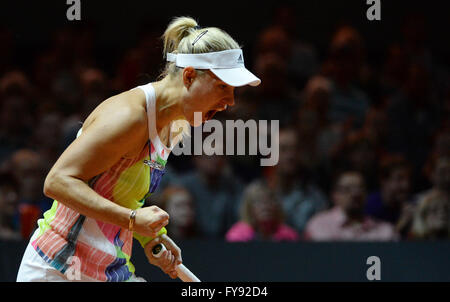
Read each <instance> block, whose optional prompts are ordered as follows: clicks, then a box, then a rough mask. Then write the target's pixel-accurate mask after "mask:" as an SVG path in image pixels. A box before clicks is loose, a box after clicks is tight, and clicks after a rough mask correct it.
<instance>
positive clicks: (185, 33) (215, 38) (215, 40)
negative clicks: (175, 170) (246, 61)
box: [159, 17, 241, 137]
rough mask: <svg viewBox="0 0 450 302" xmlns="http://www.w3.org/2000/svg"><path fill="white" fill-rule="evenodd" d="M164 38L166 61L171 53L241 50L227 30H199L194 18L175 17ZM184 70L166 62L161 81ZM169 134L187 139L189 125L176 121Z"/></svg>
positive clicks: (169, 103) (182, 121) (169, 104)
mask: <svg viewBox="0 0 450 302" xmlns="http://www.w3.org/2000/svg"><path fill="white" fill-rule="evenodd" d="M161 38H162V40H163V42H164V49H163V56H164V58H166V57H167V54H168V53H208V52H216V51H222V50H228V49H240V48H241V47H240V46H239V44H238V43H237V42H236V41H235V40H234V39H233V38H232V37H231V36H230V35H229V34H227V33H226V32H225V31H223V30H221V29H220V28H217V27H206V28H200V27H199V25H198V23H197V21H195V20H194V19H193V18H191V17H175V18H173V19H172V21H171V22H170V23H169V25H168V26H167V29H166V30H165V32H164V34H163V35H162V37H161ZM182 69H183V68H179V67H177V66H176V65H175V63H174V62H167V64H166V66H165V68H164V71H163V72H162V73H161V75H160V76H159V78H160V79H162V78H165V77H166V76H169V77H173V76H175V75H177V74H178V72H180V71H181V70H182ZM197 74H199V75H203V72H202V71H200V70H199V71H197ZM174 103H175V100H173V101H171V102H168V103H166V104H164V105H163V106H162V107H161V108H160V110H163V109H166V108H169V107H171V106H172V105H174ZM170 132H175V133H176V134H175V136H176V137H177V136H179V135H180V134H181V135H182V137H188V136H189V135H190V125H189V123H188V122H187V121H185V120H177V121H173V122H172V126H171V130H170Z"/></svg>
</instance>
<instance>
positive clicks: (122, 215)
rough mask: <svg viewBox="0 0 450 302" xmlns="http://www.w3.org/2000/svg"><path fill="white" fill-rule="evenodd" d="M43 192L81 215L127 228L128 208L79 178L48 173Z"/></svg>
mask: <svg viewBox="0 0 450 302" xmlns="http://www.w3.org/2000/svg"><path fill="white" fill-rule="evenodd" d="M44 193H45V195H46V196H48V197H50V198H53V199H55V200H57V201H58V202H60V203H62V204H64V205H66V206H68V207H69V208H71V209H73V210H75V211H77V212H78V213H80V214H82V215H85V216H88V217H91V218H94V219H97V220H101V221H103V222H106V223H111V224H115V225H118V226H120V227H122V228H128V223H129V217H130V209H127V208H125V207H122V206H120V205H118V204H116V203H114V202H112V201H110V200H108V199H106V198H104V197H102V196H100V195H99V194H98V193H97V192H95V191H94V190H93V189H92V188H90V187H89V186H88V184H87V183H85V182H84V181H82V180H81V179H77V178H74V177H70V176H52V175H49V176H47V178H46V180H45V184H44Z"/></svg>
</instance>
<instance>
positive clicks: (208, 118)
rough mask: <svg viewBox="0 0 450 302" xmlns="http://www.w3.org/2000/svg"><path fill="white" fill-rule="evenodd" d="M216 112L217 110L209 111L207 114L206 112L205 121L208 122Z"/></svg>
mask: <svg viewBox="0 0 450 302" xmlns="http://www.w3.org/2000/svg"><path fill="white" fill-rule="evenodd" d="M216 112H217V110H209V111H208V112H206V114H205V120H207V121H209V120H210V119H212V118H213V116H214V115H215V114H216Z"/></svg>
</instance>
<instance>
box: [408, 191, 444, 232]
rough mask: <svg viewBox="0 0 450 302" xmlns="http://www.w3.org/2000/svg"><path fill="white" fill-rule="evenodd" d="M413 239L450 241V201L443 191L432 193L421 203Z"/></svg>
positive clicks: (416, 214)
mask: <svg viewBox="0 0 450 302" xmlns="http://www.w3.org/2000/svg"><path fill="white" fill-rule="evenodd" d="M411 238H413V239H423V240H437V239H450V199H449V195H448V194H445V193H443V192H442V191H431V192H429V193H427V194H426V195H425V196H423V199H421V200H420V201H419V204H418V207H417V210H416V212H415V215H414V221H413V226H412V232H411Z"/></svg>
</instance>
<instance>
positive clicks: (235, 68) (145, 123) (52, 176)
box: [17, 17, 260, 281]
mask: <svg viewBox="0 0 450 302" xmlns="http://www.w3.org/2000/svg"><path fill="white" fill-rule="evenodd" d="M163 39H164V55H165V57H166V59H167V61H168V63H167V66H166V68H165V71H164V73H163V74H162V76H161V77H160V80H159V81H156V82H154V83H149V84H147V85H143V86H139V87H136V88H134V89H131V90H129V91H126V92H123V93H121V94H119V95H116V96H113V97H111V98H109V99H107V100H105V101H104V102H102V103H101V104H100V105H99V106H98V107H97V108H96V109H95V110H94V111H93V112H92V113H91V114H90V115H89V116H88V118H87V119H86V121H85V122H84V124H83V126H82V128H81V129H80V130H79V132H78V134H77V138H76V139H75V140H74V141H73V142H72V143H71V145H70V146H69V147H67V149H66V150H65V151H64V152H63V154H62V155H61V156H60V158H59V159H58V160H57V161H56V163H55V164H54V166H53V167H52V168H51V170H50V172H49V173H48V175H47V177H46V179H45V184H44V193H45V195H47V196H48V197H50V198H53V199H54V202H53V205H52V207H51V209H50V210H48V211H47V212H45V213H44V217H43V218H42V219H39V220H38V226H39V227H38V229H37V230H36V232H35V233H34V234H33V236H32V237H31V239H30V243H29V245H28V247H27V249H26V251H25V254H24V256H23V259H22V263H21V265H20V268H19V272H18V276H17V281H67V280H71V279H74V278H73V276H75V277H76V276H78V279H79V280H80V281H141V280H140V279H141V278H138V277H136V276H135V274H134V271H135V269H134V266H133V265H132V263H131V262H130V257H131V250H132V243H133V236H134V237H135V238H136V239H138V240H139V241H140V243H141V245H142V246H143V247H144V249H145V253H146V255H147V258H148V259H149V262H150V263H152V264H154V265H156V266H158V267H160V268H161V269H162V270H163V271H164V272H165V273H167V274H168V275H169V276H170V277H171V278H176V277H177V273H176V270H175V267H176V265H178V264H180V263H181V262H182V259H181V251H180V249H179V248H178V247H177V245H176V244H175V243H174V242H173V241H172V240H171V239H170V238H169V237H168V236H167V234H166V233H167V232H166V229H165V228H164V226H166V225H167V224H168V222H169V215H168V214H167V213H166V212H164V211H163V210H161V209H159V208H158V207H156V206H150V207H142V206H143V204H144V200H145V198H146V197H147V196H148V195H149V194H151V193H152V192H154V190H155V189H156V187H157V186H158V183H159V180H160V179H161V177H162V176H163V174H164V171H165V170H164V169H165V165H166V162H167V159H168V156H169V154H170V152H171V150H172V148H173V147H174V146H175V145H176V144H177V143H178V142H179V141H180V140H181V139H182V137H183V135H184V134H186V132H188V129H189V127H186V126H189V124H190V125H193V126H198V125H199V124H201V123H202V122H204V121H206V120H209V119H211V118H212V117H213V115H214V114H215V113H216V112H217V111H221V110H225V109H226V108H227V106H231V105H233V104H234V96H233V92H234V87H238V86H244V85H248V84H249V85H253V86H256V85H258V84H259V83H260V80H259V79H258V78H257V77H256V76H254V75H253V74H252V73H251V72H250V71H248V70H247V69H246V68H245V66H244V61H243V54H242V50H241V49H240V47H239V45H238V44H237V43H236V42H235V41H234V40H233V39H232V38H231V37H230V36H229V35H228V34H227V33H225V32H224V31H222V30H221V29H218V28H215V27H208V28H200V27H199V26H198V25H197V22H196V21H195V20H193V19H191V18H187V17H179V18H175V19H174V20H173V21H172V22H171V23H170V24H169V26H168V28H167V29H166V31H165V33H164V35H163ZM194 112H199V113H200V114H201V117H202V118H201V120H200V121H196V119H194ZM173 129H175V130H173ZM176 129H182V131H176ZM160 242H161V243H163V244H164V245H165V246H166V248H167V251H166V252H164V253H163V255H162V256H161V257H159V258H155V257H153V255H152V252H151V249H152V247H153V246H154V245H156V244H157V243H160ZM74 270H79V273H80V274H79V275H77V274H76V273H75V274H74ZM69 271H70V272H71V274H68V272H69Z"/></svg>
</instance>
